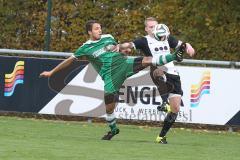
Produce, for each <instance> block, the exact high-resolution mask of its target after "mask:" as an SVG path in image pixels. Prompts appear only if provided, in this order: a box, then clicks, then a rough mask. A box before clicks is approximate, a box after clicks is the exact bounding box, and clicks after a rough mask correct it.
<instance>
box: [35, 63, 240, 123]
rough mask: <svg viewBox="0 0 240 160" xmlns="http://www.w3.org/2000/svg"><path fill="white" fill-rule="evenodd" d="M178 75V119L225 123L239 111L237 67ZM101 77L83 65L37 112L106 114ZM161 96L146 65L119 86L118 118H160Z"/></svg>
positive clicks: (184, 69) (189, 70) (192, 69)
mask: <svg viewBox="0 0 240 160" xmlns="http://www.w3.org/2000/svg"><path fill="white" fill-rule="evenodd" d="M177 68H178V70H179V73H180V76H181V81H182V88H183V92H184V95H183V97H182V99H183V102H184V106H182V107H181V109H180V112H179V114H178V118H177V121H178V122H185V123H202V124H218V125H224V124H226V123H227V122H228V121H229V120H230V119H231V118H232V117H233V116H234V115H235V114H236V113H238V112H239V111H240V104H239V103H238V98H240V97H239V94H238V91H239V90H240V85H239V83H238V82H240V71H239V70H237V69H222V68H206V67H182V66H178V67H177ZM103 86H104V85H103V81H102V80H101V77H100V76H99V75H97V73H96V72H95V71H94V70H93V68H92V66H91V65H88V66H86V67H85V68H84V69H83V70H82V71H81V72H80V73H79V74H78V75H77V76H76V77H74V78H73V79H72V80H71V81H70V82H69V83H68V85H67V86H66V87H65V88H63V89H62V90H61V92H59V93H58V94H57V95H56V96H55V97H54V98H53V99H52V100H51V101H50V102H49V103H48V104H47V105H46V106H45V107H44V108H43V109H42V110H41V111H40V112H39V113H42V114H60V115H79V116H92V117H102V116H104V115H105V105H104V92H103ZM160 104H161V97H160V96H159V94H158V91H157V88H156V86H155V85H154V84H153V82H152V80H151V77H150V75H149V68H147V69H145V70H143V71H140V72H139V73H138V74H136V75H134V76H132V77H129V78H128V79H127V80H126V81H125V83H124V84H123V87H122V88H121V89H120V98H119V103H118V105H117V107H116V109H115V113H116V116H117V118H119V119H134V120H149V121H163V119H164V117H165V113H163V112H159V111H158V110H157V106H158V105H160Z"/></svg>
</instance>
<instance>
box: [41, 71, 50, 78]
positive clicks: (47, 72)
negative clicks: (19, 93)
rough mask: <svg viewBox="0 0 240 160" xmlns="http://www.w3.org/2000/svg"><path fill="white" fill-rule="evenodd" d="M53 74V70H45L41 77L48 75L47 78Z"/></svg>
mask: <svg viewBox="0 0 240 160" xmlns="http://www.w3.org/2000/svg"><path fill="white" fill-rule="evenodd" d="M51 75H52V72H51V71H44V72H42V73H41V74H40V75H39V77H40V78H41V77H46V78H48V77H50V76H51Z"/></svg>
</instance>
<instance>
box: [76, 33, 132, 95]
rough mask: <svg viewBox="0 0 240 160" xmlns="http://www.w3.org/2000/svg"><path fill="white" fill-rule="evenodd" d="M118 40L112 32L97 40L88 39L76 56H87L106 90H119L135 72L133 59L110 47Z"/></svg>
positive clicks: (111, 91) (109, 91) (108, 91)
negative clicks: (113, 50)
mask: <svg viewBox="0 0 240 160" xmlns="http://www.w3.org/2000/svg"><path fill="white" fill-rule="evenodd" d="M116 44H117V42H116V40H115V39H114V38H113V36H111V35H110V34H106V35H102V36H101V38H100V39H99V40H97V41H92V40H88V41H87V42H86V43H84V44H83V45H82V46H81V47H80V48H78V49H77V51H76V52H75V54H74V56H75V57H80V56H85V57H86V58H87V59H88V61H89V62H90V63H91V64H92V65H93V67H94V68H95V70H96V71H97V72H98V74H99V75H100V76H101V77H102V79H103V81H104V83H105V86H104V89H105V92H107V93H113V92H116V91H118V90H119V88H120V87H121V85H122V83H123V82H124V80H125V79H126V78H127V77H128V76H130V75H132V74H133V66H132V65H133V60H134V58H129V57H127V56H125V55H124V54H122V53H119V52H112V51H111V50H110V49H109V48H111V46H112V45H116Z"/></svg>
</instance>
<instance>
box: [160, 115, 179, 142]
mask: <svg viewBox="0 0 240 160" xmlns="http://www.w3.org/2000/svg"><path fill="white" fill-rule="evenodd" d="M176 119H177V113H173V112H170V113H168V114H167V116H166V117H165V119H164V123H163V128H162V130H161V132H160V134H159V136H160V137H164V136H165V135H166V134H167V132H168V131H169V129H170V128H171V127H172V125H173V123H174V122H175V120H176Z"/></svg>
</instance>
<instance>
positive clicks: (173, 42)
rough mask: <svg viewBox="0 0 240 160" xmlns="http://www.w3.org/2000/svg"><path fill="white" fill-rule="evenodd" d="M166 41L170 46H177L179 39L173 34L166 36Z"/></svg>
mask: <svg viewBox="0 0 240 160" xmlns="http://www.w3.org/2000/svg"><path fill="white" fill-rule="evenodd" d="M168 43H169V46H170V48H176V47H177V46H178V43H179V40H177V39H176V38H175V37H174V36H172V35H170V36H169V37H168Z"/></svg>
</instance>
